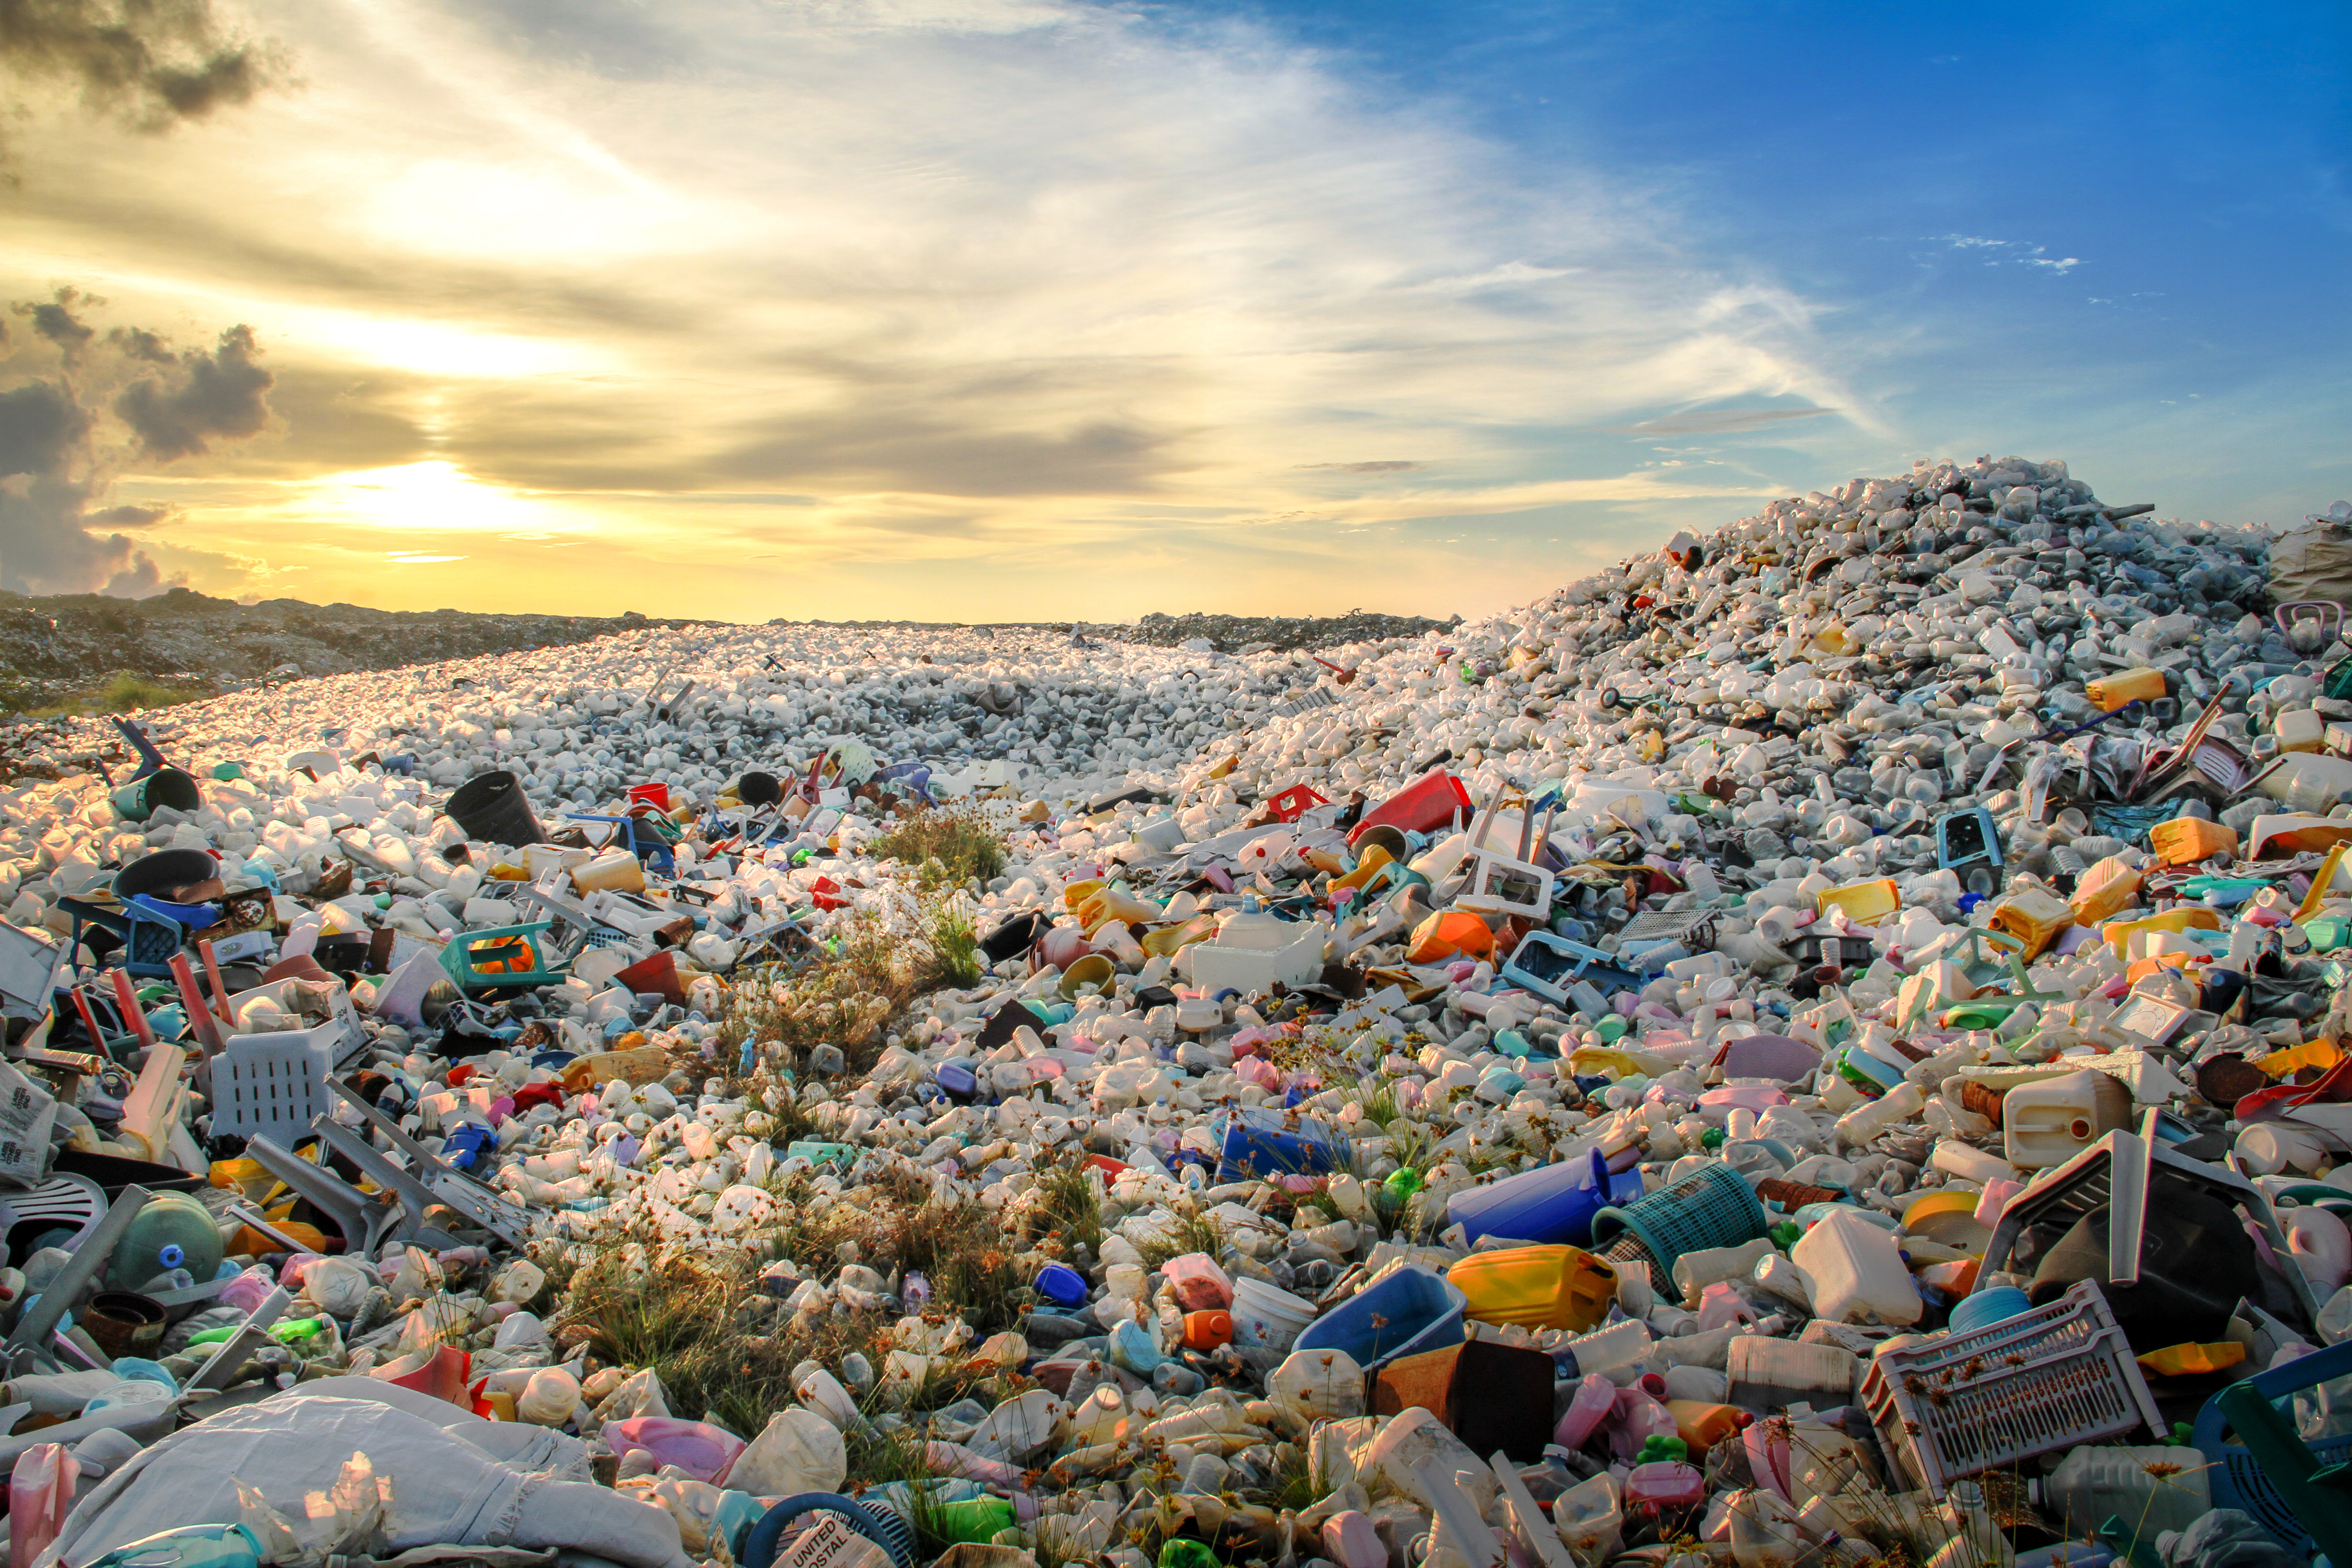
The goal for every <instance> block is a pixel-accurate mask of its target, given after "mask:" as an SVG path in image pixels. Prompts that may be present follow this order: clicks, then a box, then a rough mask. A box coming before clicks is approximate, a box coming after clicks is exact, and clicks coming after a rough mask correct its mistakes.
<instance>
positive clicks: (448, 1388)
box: [391, 1345, 488, 1415]
mask: <svg viewBox="0 0 2352 1568" xmlns="http://www.w3.org/2000/svg"><path fill="white" fill-rule="evenodd" d="M473 1371H474V1358H473V1357H472V1356H470V1355H467V1353H466V1352H464V1351H461V1350H459V1349H457V1347H456V1346H454V1345H443V1346H442V1347H441V1348H440V1349H439V1350H437V1351H435V1352H433V1359H432V1360H431V1361H428V1362H426V1363H425V1364H424V1365H423V1366H420V1367H418V1368H417V1369H416V1370H415V1372H412V1373H406V1374H405V1375H404V1376H401V1377H395V1378H393V1379H391V1381H392V1382H393V1383H394V1384H398V1385H399V1386H401V1387H403V1388H407V1389H413V1390H415V1392H416V1393H418V1394H426V1395H429V1396H431V1397H432V1398H435V1399H444V1400H446V1401H448V1402H449V1403H450V1404H452V1405H456V1406H457V1408H458V1409H460V1410H473V1409H474V1403H475V1402H474V1394H473V1390H472V1388H471V1386H470V1383H471V1379H472V1376H473ZM487 1411H488V1407H487V1406H485V1407H484V1409H483V1410H482V1411H478V1412H476V1414H478V1415H479V1414H486V1413H487Z"/></svg>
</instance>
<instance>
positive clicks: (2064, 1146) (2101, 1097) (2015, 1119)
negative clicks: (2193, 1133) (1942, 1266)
mask: <svg viewBox="0 0 2352 1568" xmlns="http://www.w3.org/2000/svg"><path fill="white" fill-rule="evenodd" d="M2131 1113H2132V1096H2131V1090H2130V1089H2126V1088H2125V1087H2124V1085H2123V1083H2122V1082H2121V1081H2120V1080H2119V1079H2116V1078H2115V1077H2113V1076H2112V1075H2110V1074H2107V1073H2103V1072H2094V1071H2092V1070H2091V1069H2089V1068H2084V1070H2083V1071H2081V1072H2070V1073H2068V1074H2066V1075H2065V1076H2064V1077H2063V1078H2049V1079H2038V1080H2036V1081H2034V1082H2032V1083H2021V1084H2019V1085H2018V1086H2017V1087H2016V1088H2014V1089H2011V1090H2010V1091H2009V1092H2008V1093H2007V1094H2005V1095H2003V1096H2002V1097H2001V1102H2000V1123H2001V1137H2002V1148H2003V1152H2006V1153H2007V1154H2008V1156H2009V1163H2011V1164H2012V1165H2015V1166H2017V1167H2019V1168H2020V1169H2021V1170H2027V1171H2040V1170H2046V1169H2047V1168H2049V1167H2050V1166H2052V1165H2060V1164H2063V1163H2066V1162H2067V1161H2069V1160H2071V1159H2073V1158H2074V1156H2075V1155H2077V1154H2079V1153H2081V1152H2083V1151H2084V1150H2085V1149H2087V1148H2089V1147H2090V1146H2091V1145H2092V1144H2094V1143H2095V1142H2098V1141H2099V1140H2100V1139H2102V1138H2104V1137H2105V1136H2106V1135H2107V1134H2108V1133H2110V1132H2113V1131H2116V1129H2117V1128H2119V1127H2123V1126H2126V1125H2127V1124H2128V1123H2129V1122H2130V1121H2131ZM2100 1522H2102V1523H2105V1521H2100Z"/></svg>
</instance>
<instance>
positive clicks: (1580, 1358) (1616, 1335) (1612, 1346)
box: [1553, 1318, 1738, 1377]
mask: <svg viewBox="0 0 2352 1568" xmlns="http://www.w3.org/2000/svg"><path fill="white" fill-rule="evenodd" d="M1733 1343H1734V1344H1737V1343H1738V1341H1737V1340H1734V1341H1733ZM1649 1353H1650V1331H1649V1330H1648V1329H1647V1328H1646V1327H1644V1326H1643V1324H1642V1323H1640V1322H1638V1321H1635V1320H1633V1319H1632V1318H1627V1319H1625V1320H1624V1321H1622V1322H1616V1323H1612V1324H1610V1325H1609V1326H1608V1327H1607V1328H1605V1329H1596V1330H1594V1331H1592V1332H1591V1333H1589V1334H1580V1335H1578V1336H1577V1337H1576V1338H1575V1339H1572V1340H1570V1341H1569V1342H1568V1343H1567V1344H1565V1345H1563V1346H1561V1347H1560V1348H1559V1350H1557V1351H1555V1352H1553V1355H1554V1357H1555V1359H1558V1358H1560V1357H1563V1356H1564V1357H1565V1358H1566V1359H1565V1363H1564V1367H1563V1371H1562V1373H1561V1375H1562V1376H1565V1377H1576V1376H1581V1375H1590V1374H1591V1373H1610V1372H1614V1371H1616V1370H1617V1369H1618V1368H1619V1367H1621V1366H1631V1365H1633V1363H1635V1362H1637V1361H1640V1360H1641V1359H1642V1358H1643V1356H1645V1355H1647V1354H1649Z"/></svg>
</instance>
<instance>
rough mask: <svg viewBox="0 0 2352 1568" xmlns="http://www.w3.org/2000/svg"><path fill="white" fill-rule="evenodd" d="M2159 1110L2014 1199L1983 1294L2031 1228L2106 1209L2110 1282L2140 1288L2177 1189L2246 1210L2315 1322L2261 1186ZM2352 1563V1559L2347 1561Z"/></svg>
mask: <svg viewBox="0 0 2352 1568" xmlns="http://www.w3.org/2000/svg"><path fill="white" fill-rule="evenodd" d="M2159 1114H2160V1111H2159V1110H2158V1108H2156V1107H2153V1106H2151V1107H2150V1108H2149V1109H2148V1111H2147V1115H2145V1116H2144V1117H2142V1118H2141V1120H2140V1130H2139V1131H2137V1132H2125V1131H2115V1132H2110V1133H2108V1134H2107V1135H2106V1136H2105V1138H2102V1139H2100V1140H2099V1141H2098V1142H2096V1143H2094V1144H2092V1145H2091V1146H2090V1147H2089V1148H2087V1149H2085V1150H2084V1151H2083V1152H2081V1153H2079V1154H2077V1155H2075V1156H2074V1158H2073V1159H2071V1160H2069V1161H2067V1162H2066V1163H2064V1164H2063V1165H2058V1166H2054V1167H2053V1168H2052V1169H2050V1170H2048V1171H2045V1172H2043V1173H2042V1175H2041V1176H2040V1177H2038V1178H2037V1179H2036V1180H2035V1181H2034V1182H2033V1184H2032V1185H2031V1186H2029V1187H2027V1188H2026V1189H2025V1190H2024V1191H2023V1192H2021V1193H2020V1194H2017V1195H2016V1196H2015V1197H2013V1198H2011V1199H2010V1200H2009V1204H2008V1205H2007V1206H2006V1207H2004V1208H2003V1209H2002V1210H2001V1211H2000V1222H1999V1223H1998V1224H1996V1225H1995V1226H1993V1232H1992V1237H1991V1238H1990V1240H1989V1241H1987V1242H1986V1243H1985V1250H1984V1263H1983V1265H1982V1267H1981V1268H1980V1269H1979V1272H1978V1276H1977V1278H1978V1280H1979V1284H1978V1287H1977V1288H1978V1289H1984V1285H1983V1283H1982V1281H1984V1280H1986V1279H1990V1278H1991V1277H1992V1276H1993V1275H1994V1274H1995V1273H1998V1272H1999V1271H2000V1270H2001V1269H2003V1268H2006V1267H2007V1266H2008V1263H2009V1255H2010V1253H2011V1251H2012V1250H2014V1249H2015V1247H2016V1246H2017V1240H2018V1237H2020V1236H2021V1235H2023V1234H2024V1232H2025V1229H2026V1227H2027V1226H2040V1225H2049V1226H2056V1227H2059V1228H2062V1229H2066V1228H2072V1227H2073V1226H2074V1224H2075V1223H2076V1222H2077V1221H2079V1220H2082V1219H2084V1218H2085V1217H2087V1216H2088V1215H2091V1214H2093V1213H2095V1212H2096V1211H2097V1210H2098V1209H2099V1208H2101V1207H2103V1206H2104V1207H2105V1208H2106V1210H2107V1211H2108V1226H2107V1280H2108V1282H2109V1283H2110V1284H2116V1285H2136V1284H2137V1283H2138V1282H2139V1265H2140V1241H2141V1229H2142V1227H2143V1226H2145V1225H2146V1224H2147V1211H2148V1204H2149V1202H2150V1200H2151V1199H2152V1198H2153V1199H2156V1200H2158V1201H2160V1200H2161V1197H2162V1194H2163V1190H2164V1189H2165V1188H2166V1187H2167V1186H2168V1185H2173V1184H2180V1185H2184V1186H2187V1187H2188V1188H2189V1189H2190V1190H2192V1191H2199V1192H2203V1193H2206V1194H2210V1195H2211V1196H2213V1197H2216V1198H2218V1199H2220V1200H2221V1202H2223V1203H2227V1204H2231V1205H2237V1206H2239V1207H2242V1208H2243V1209H2244V1210H2245V1211H2246V1213H2247V1214H2248V1215H2251V1216H2252V1218H2253V1220H2254V1223H2255V1224H2257V1225H2259V1226H2261V1227H2262V1231H2263V1237H2264V1238H2265V1239H2266V1240H2268V1241H2269V1243H2270V1247H2271V1255H2272V1256H2273V1258H2277V1259H2279V1261H2280V1262H2281V1263H2282V1264H2283V1265H2284V1267H2283V1268H2280V1269H2279V1271H2278V1272H2279V1273H2280V1274H2281V1276H2282V1277H2284V1279H2285V1280H2286V1283H2287V1288H2288V1289H2290V1290H2291V1291H2293V1292H2294V1299H2295V1300H2297V1301H2298V1302H2299V1303H2301V1304H2302V1307H2303V1310H2304V1313H2305V1321H2306V1322H2312V1321H2317V1319H2318V1317H2319V1302H2318V1300H2316V1299H2315V1297H2314V1296H2313V1295H2312V1291H2311V1283H2310V1281H2309V1280H2307V1279H2305V1278H2304V1274H2303V1270H2302V1269H2300V1268H2296V1267H2295V1266H2294V1263H2293V1262H2292V1261H2290V1260H2291V1259H2292V1258H2293V1257H2294V1253H2293V1251H2292V1249H2291V1248H2289V1247H2288V1246H2287V1240H2286V1232H2285V1231H2284V1230H2283V1229H2281V1228H2280V1226H2279V1223H2278V1216H2277V1215H2274V1214H2273V1213H2272V1211H2271V1205H2270V1201H2269V1200H2268V1199H2267V1198H2265V1197H2263V1192H2262V1189H2261V1188H2260V1187H2257V1186H2255V1185H2254V1184H2253V1183H2252V1182H2250V1181H2248V1180H2246V1179H2245V1178H2244V1177H2243V1176H2241V1175H2239V1174H2237V1173H2235V1172H2232V1171H2227V1170H2224V1169H2222V1168H2221V1166H2219V1165H2209V1164H2207V1163H2205V1162H2204V1161H2202V1160H2192V1159H2190V1158H2189V1156H2188V1155H2186V1154H2181V1153H2176V1152H2174V1151H2172V1150H2171V1149H2169V1148H2167V1147H2166V1146H2165V1144H2164V1142H2163V1141H2162V1139H2161V1138H2160V1136H2159V1135H2158V1125H2159V1123H2158V1116H2159ZM2346 1561H2347V1562H2352V1558H2347V1559H2346Z"/></svg>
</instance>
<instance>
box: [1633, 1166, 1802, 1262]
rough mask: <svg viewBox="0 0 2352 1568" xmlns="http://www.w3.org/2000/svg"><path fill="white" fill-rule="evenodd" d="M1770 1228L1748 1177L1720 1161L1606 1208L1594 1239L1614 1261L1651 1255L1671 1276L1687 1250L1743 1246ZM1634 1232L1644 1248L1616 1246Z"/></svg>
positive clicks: (1636, 1260)
mask: <svg viewBox="0 0 2352 1568" xmlns="http://www.w3.org/2000/svg"><path fill="white" fill-rule="evenodd" d="M1770 1228H1771V1222H1770V1221H1769V1219H1767V1218H1766V1217H1765V1214H1764V1205H1763V1203H1762V1201H1761V1200H1760V1199H1759V1198H1758V1197H1757V1196H1756V1189H1755V1188H1753V1187H1751V1186H1749V1185H1748V1178H1747V1177H1745V1176H1743V1175H1741V1174H1740V1173H1738V1171H1736V1170H1734V1169H1733V1168H1732V1167H1731V1166H1729V1165H1727V1164H1723V1163H1720V1162H1717V1163H1714V1164H1709V1165H1703V1166H1701V1167H1700V1168H1699V1169H1698V1170H1696V1171H1695V1172H1693V1173H1691V1174H1690V1175H1687V1176H1685V1177H1684V1178H1683V1179H1682V1180H1681V1181H1679V1182H1676V1183H1675V1184H1673V1185H1672V1186H1668V1187H1661V1188H1660V1189H1659V1190H1658V1191H1656V1192H1654V1193H1652V1194H1650V1195H1649V1196H1647V1197H1645V1198H1642V1199H1640V1200H1638V1201H1637V1202H1634V1203H1630V1204H1626V1205H1622V1207H1620V1206H1617V1205H1612V1206H1610V1207H1608V1208H1605V1209H1602V1210H1601V1211H1600V1212H1599V1213H1597V1214H1595V1215H1593V1216H1592V1243H1593V1246H1594V1247H1596V1248H1598V1249H1599V1250H1600V1253H1601V1257H1603V1258H1609V1259H1610V1260H1611V1261H1612V1262H1615V1261H1619V1260H1621V1259H1622V1260H1624V1261H1630V1262H1641V1261H1643V1260H1644V1259H1646V1260H1647V1261H1648V1262H1649V1263H1650V1265H1651V1267H1652V1269H1653V1270H1654V1278H1655V1279H1658V1280H1666V1279H1672V1278H1673V1277H1674V1271H1675V1258H1680V1257H1681V1256H1682V1255H1683V1254H1684V1253H1685V1252H1701V1251H1705V1250H1706V1248H1708V1247H1738V1245H1739V1244H1740V1243H1741V1242H1743V1241H1753V1240H1755V1239H1756V1238H1757V1237H1759V1236H1762V1235H1763V1234H1764V1233H1765V1232H1766V1231H1767V1230H1769V1229H1770ZM1628 1235H1630V1236H1631V1237H1633V1239H1634V1240H1635V1241H1637V1242H1638V1243H1640V1245H1641V1250H1640V1251H1639V1252H1634V1251H1633V1250H1631V1249H1630V1248H1629V1249H1627V1250H1626V1251H1625V1252H1623V1253H1620V1252H1618V1251H1616V1250H1614V1244H1617V1243H1619V1239H1620V1238H1621V1237H1626V1236H1628Z"/></svg>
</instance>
